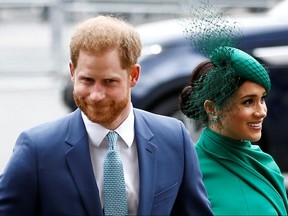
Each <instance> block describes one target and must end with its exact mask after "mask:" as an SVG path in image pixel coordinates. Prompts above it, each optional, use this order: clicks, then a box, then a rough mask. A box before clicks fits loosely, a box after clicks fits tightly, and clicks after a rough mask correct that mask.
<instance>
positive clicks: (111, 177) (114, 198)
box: [103, 131, 128, 215]
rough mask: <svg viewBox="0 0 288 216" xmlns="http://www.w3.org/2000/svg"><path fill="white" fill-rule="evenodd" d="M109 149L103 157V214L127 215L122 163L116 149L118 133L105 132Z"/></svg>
mask: <svg viewBox="0 0 288 216" xmlns="http://www.w3.org/2000/svg"><path fill="white" fill-rule="evenodd" d="M107 138H108V143H109V149H108V152H107V154H106V156H105V159H104V175H103V193H104V213H105V215H128V205H127V197H126V190H125V180H124V173H123V165H122V162H121V159H120V155H119V153H118V152H117V150H116V142H117V138H118V134H117V133H116V132H114V131H110V132H109V133H108V134H107Z"/></svg>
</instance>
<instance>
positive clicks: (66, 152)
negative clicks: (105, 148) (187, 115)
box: [0, 109, 212, 216]
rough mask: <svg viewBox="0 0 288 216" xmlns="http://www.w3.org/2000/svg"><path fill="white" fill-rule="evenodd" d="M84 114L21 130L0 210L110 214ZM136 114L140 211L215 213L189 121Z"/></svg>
mask: <svg viewBox="0 0 288 216" xmlns="http://www.w3.org/2000/svg"><path fill="white" fill-rule="evenodd" d="M80 113H81V112H80V110H79V109H78V110H76V111H75V112H73V113H70V114H68V115H67V116H66V117H64V118H61V119H59V120H56V121H53V122H49V123H45V124H43V125H41V126H37V127H35V128H32V129H29V130H27V131H25V132H23V133H22V134H21V135H20V136H19V138H18V140H17V142H16V145H15V148H14V152H13V154H12V157H11V159H10V161H9V163H8V164H7V166H6V168H5V170H4V173H3V175H2V176H1V179H0V215H10V214H16V215H51V216H54V215H55V216H64V215H102V214H103V211H102V207H101V204H100V198H99V195H98V188H97V184H96V180H95V176H94V173H93V168H92V164H91V159H90V154H89V145H88V135H87V132H86V130H85V126H84V123H83V121H82V117H81V114H80ZM134 114H135V137H136V143H137V150H138V157H139V169H140V170H139V173H140V191H139V206H138V215H169V214H173V213H175V214H177V215H205V216H206V215H211V214H212V213H211V210H210V204H209V201H208V199H207V196H206V190H205V188H204V186H203V182H202V176H201V173H200V169H199V163H198V158H197V155H196V152H195V149H194V146H193V144H192V142H191V139H190V136H189V134H188V132H187V130H186V129H185V128H184V125H183V124H182V123H181V122H180V121H178V120H176V119H172V118H169V117H163V116H158V115H154V114H151V113H147V112H145V111H140V110H138V109H134ZM127 133H129V132H127ZM131 163H133V161H131Z"/></svg>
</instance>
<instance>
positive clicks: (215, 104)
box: [180, 46, 288, 215]
mask: <svg viewBox="0 0 288 216" xmlns="http://www.w3.org/2000/svg"><path fill="white" fill-rule="evenodd" d="M270 88H271V84H270V79H269V76H268V73H267V71H266V69H265V68H264V67H263V66H262V65H261V64H260V63H259V62H257V61H256V60H255V59H254V58H253V57H251V56H250V55H248V54H247V53H245V52H243V51H241V50H239V49H236V48H232V47H226V46H222V47H219V48H217V49H215V51H213V52H212V54H211V55H210V59H209V60H208V61H206V62H203V63H201V64H200V65H198V67H197V68H196V69H195V70H194V71H193V73H192V77H191V82H190V84H189V85H188V86H186V87H185V88H184V89H183V91H182V93H181V97H180V98H181V99H180V108H181V110H182V112H183V113H184V114H185V115H187V116H188V117H189V118H191V119H194V120H196V121H201V122H202V123H203V124H204V125H205V127H204V130H203V132H202V134H201V136H200V138H199V140H198V142H197V143H196V150H197V153H198V156H199V161H200V167H201V171H202V173H203V180H204V184H205V186H206V189H207V192H208V197H209V200H210V202H211V207H212V211H213V213H214V214H215V215H287V213H288V206H287V196H286V190H285V187H284V178H283V176H282V175H281V172H280V170H279V168H278V166H277V164H276V163H275V161H274V160H273V158H272V157H271V156H270V155H268V154H266V153H264V152H262V151H261V149H260V148H259V146H257V145H252V144H251V142H255V141H258V140H259V139H260V138H261V129H262V124H263V120H264V118H265V117H266V115H267V107H266V104H265V97H266V95H267V94H268V93H269V91H270Z"/></svg>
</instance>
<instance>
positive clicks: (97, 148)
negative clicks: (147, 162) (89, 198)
mask: <svg viewBox="0 0 288 216" xmlns="http://www.w3.org/2000/svg"><path fill="white" fill-rule="evenodd" d="M82 118H83V121H84V124H85V127H86V130H87V133H88V137H89V149H90V156H91V161H92V166H93V171H94V176H95V178H96V181H97V185H98V189H99V196H100V199H101V205H102V208H103V187H102V186H103V164H104V157H105V155H106V152H107V150H108V140H107V138H106V135H107V133H108V132H109V130H108V129H106V128H104V127H103V126H101V125H99V124H96V123H93V122H91V121H90V120H89V119H88V118H87V116H86V115H85V114H84V113H83V112H82ZM115 131H116V132H117V133H118V135H119V136H118V141H117V151H118V152H119V154H120V157H121V160H122V163H123V169H124V178H125V185H126V193H127V200H128V208H129V210H128V212H129V215H137V209H138V202H139V167H138V153H137V146H136V143H135V139H134V134H135V133H134V113H133V108H132V105H131V110H130V113H129V115H128V117H127V118H126V119H125V121H124V122H123V123H122V124H121V125H120V126H119V127H118V128H117V129H116V130H115Z"/></svg>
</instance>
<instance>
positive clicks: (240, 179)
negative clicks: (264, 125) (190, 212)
mask: <svg viewBox="0 0 288 216" xmlns="http://www.w3.org/2000/svg"><path fill="white" fill-rule="evenodd" d="M196 150H197V153H198V156H199V161H200V168H201V171H202V173H203V180H204V184H205V186H206V189H207V192H208V197H209V200H210V202H211V206H212V211H213V212H214V214H215V215H287V212H288V206H287V196H286V190H285V186H284V178H283V176H282V174H281V172H280V170H279V168H278V166H277V164H276V163H275V161H274V160H273V158H272V157H271V156H270V155H268V154H266V153H264V152H262V151H261V149H260V148H259V147H258V146H256V145H251V142H250V141H238V140H233V139H231V138H228V137H224V136H222V135H220V134H218V133H216V132H214V131H212V130H211V129H209V128H205V129H204V131H203V133H202V135H201V137H200V139H199V141H198V142H197V144H196Z"/></svg>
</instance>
